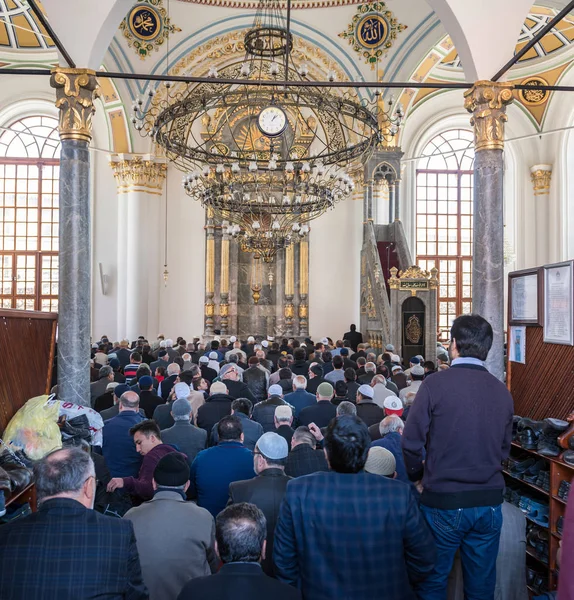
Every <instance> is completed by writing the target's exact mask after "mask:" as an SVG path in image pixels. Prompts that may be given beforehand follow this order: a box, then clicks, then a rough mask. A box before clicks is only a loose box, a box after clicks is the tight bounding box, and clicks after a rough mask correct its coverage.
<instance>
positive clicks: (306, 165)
mask: <svg viewBox="0 0 574 600" xmlns="http://www.w3.org/2000/svg"><path fill="white" fill-rule="evenodd" d="M310 170H311V165H310V164H309V163H308V162H304V163H303V166H302V167H301V171H303V173H309V171H310Z"/></svg>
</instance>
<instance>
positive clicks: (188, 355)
mask: <svg viewBox="0 0 574 600" xmlns="http://www.w3.org/2000/svg"><path fill="white" fill-rule="evenodd" d="M186 356H187V358H186ZM181 358H183V360H184V361H186V362H187V361H188V360H191V354H190V353H189V352H186V353H185V354H184V355H183V356H182V357H181Z"/></svg>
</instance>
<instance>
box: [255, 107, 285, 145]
mask: <svg viewBox="0 0 574 600" xmlns="http://www.w3.org/2000/svg"><path fill="white" fill-rule="evenodd" d="M257 124H258V126H259V129H260V130H261V133H263V134H264V135H267V136H269V137H274V136H277V135H281V134H282V133H283V132H284V131H285V127H286V126H287V116H286V115H285V112H284V111H283V109H281V108H279V107H278V106H268V107H267V108H264V109H263V110H262V111H261V112H260V113H259V117H258V119H257Z"/></svg>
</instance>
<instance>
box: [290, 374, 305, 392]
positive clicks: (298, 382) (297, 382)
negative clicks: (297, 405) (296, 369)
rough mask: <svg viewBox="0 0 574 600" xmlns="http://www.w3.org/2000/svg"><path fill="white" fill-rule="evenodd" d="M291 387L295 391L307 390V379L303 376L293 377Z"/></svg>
mask: <svg viewBox="0 0 574 600" xmlns="http://www.w3.org/2000/svg"><path fill="white" fill-rule="evenodd" d="M293 387H294V388H295V389H296V390H306V389H307V378H306V377H305V375H297V376H296V377H293Z"/></svg>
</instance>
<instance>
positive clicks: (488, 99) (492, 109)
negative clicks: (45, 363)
mask: <svg viewBox="0 0 574 600" xmlns="http://www.w3.org/2000/svg"><path fill="white" fill-rule="evenodd" d="M512 90H513V85H512V84H511V83H495V82H494V81H477V82H476V83H475V84H474V85H473V86H472V88H471V89H470V90H467V91H466V92H465V93H464V107H465V108H466V110H467V111H468V112H470V113H472V118H471V119H470V124H471V125H472V126H473V127H474V144H475V150H476V151H477V152H479V151H481V150H502V149H504V123H505V122H506V121H507V120H508V116H507V115H506V107H507V106H508V105H509V104H510V103H511V102H512V99H513V95H512Z"/></svg>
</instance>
